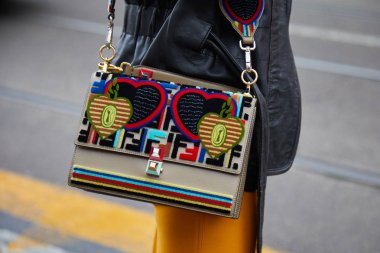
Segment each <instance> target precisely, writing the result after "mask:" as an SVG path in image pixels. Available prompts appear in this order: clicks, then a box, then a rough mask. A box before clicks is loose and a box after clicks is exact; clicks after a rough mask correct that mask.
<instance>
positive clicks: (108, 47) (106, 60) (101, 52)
mask: <svg viewBox="0 0 380 253" xmlns="http://www.w3.org/2000/svg"><path fill="white" fill-rule="evenodd" d="M104 49H111V51H112V55H111V56H110V57H109V58H107V57H104V56H103V51H104ZM115 55H116V50H115V48H114V47H113V46H112V45H111V44H105V45H103V46H101V47H100V49H99V56H100V58H101V59H102V60H103V61H105V62H110V61H112V60H113V58H115Z"/></svg>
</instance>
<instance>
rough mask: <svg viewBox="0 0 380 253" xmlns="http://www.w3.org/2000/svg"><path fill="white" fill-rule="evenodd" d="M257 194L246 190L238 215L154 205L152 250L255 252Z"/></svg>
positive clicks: (166, 252)
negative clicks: (220, 214)
mask: <svg viewBox="0 0 380 253" xmlns="http://www.w3.org/2000/svg"><path fill="white" fill-rule="evenodd" d="M256 212H257V194H256V193H255V192H244V195H243V204H242V208H241V211H240V218H239V219H229V218H224V217H219V216H215V215H210V214H204V213H199V212H193V211H188V210H184V209H179V208H173V207H168V206H162V205H155V213H156V223H157V228H156V235H155V239H154V245H153V253H178V252H181V253H214V252H217V253H224V252H226V253H227V252H228V253H254V252H255V246H256V240H255V238H256V227H257V226H256V224H257V219H256V217H257V213H256Z"/></svg>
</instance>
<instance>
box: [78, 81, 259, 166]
mask: <svg viewBox="0 0 380 253" xmlns="http://www.w3.org/2000/svg"><path fill="white" fill-rule="evenodd" d="M104 78H105V80H104ZM102 82H103V83H104V85H103V86H104V89H102V90H104V93H103V94H105V95H103V94H99V93H98V92H99V91H100V88H98V87H100V84H99V83H102ZM93 87H95V88H94V89H91V91H90V94H89V98H88V101H89V102H88V105H87V110H86V112H85V113H84V115H83V120H82V124H81V126H80V129H79V135H78V138H77V142H76V143H77V144H78V145H84V146H87V147H92V148H102V147H103V148H107V149H111V150H114V151H118V152H121V153H127V154H134V155H140V156H144V157H147V158H148V157H149V154H150V151H151V149H152V148H163V149H164V158H163V160H164V161H175V162H179V163H186V164H191V165H194V166H196V167H200V168H211V169H216V170H217V169H221V170H228V171H231V172H235V173H239V172H240V170H241V169H242V168H241V166H242V161H243V158H244V157H245V155H246V148H245V147H246V143H247V141H248V138H250V134H249V131H250V129H251V126H252V125H253V124H254V119H255V113H256V105H255V103H256V99H255V98H252V97H247V96H244V94H242V93H240V92H236V93H233V92H224V91H220V90H212V89H207V88H203V87H199V86H190V85H181V84H178V83H173V82H171V83H169V82H163V81H157V80H145V79H138V78H133V77H120V76H115V75H114V74H107V76H106V77H105V76H104V75H96V76H95V77H94V79H93ZM118 99H122V100H123V101H119V100H118ZM127 101H129V102H127ZM127 104H128V105H127ZM95 106H97V107H98V108H96V107H95ZM120 106H122V107H123V108H121V107H120ZM129 106H130V109H129V111H128V109H126V108H127V107H129ZM124 107H125V109H124ZM115 109H116V110H115ZM118 111H119V113H118ZM123 112H124V113H125V114H122V113H123ZM102 115H103V116H102ZM102 119H103V121H102ZM216 120H217V122H219V123H218V124H215V122H216ZM108 126H110V127H108ZM107 127H108V128H107Z"/></svg>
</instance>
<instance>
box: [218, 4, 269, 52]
mask: <svg viewBox="0 0 380 253" xmlns="http://www.w3.org/2000/svg"><path fill="white" fill-rule="evenodd" d="M219 6H220V9H221V10H222V12H223V14H224V16H226V18H227V19H228V20H229V21H230V22H231V24H232V27H233V28H234V29H235V30H236V31H237V32H238V33H239V35H240V36H241V37H242V40H243V42H244V44H249V45H251V44H253V35H254V33H255V31H256V29H257V27H258V25H259V20H260V17H261V15H262V14H263V10H264V0H219Z"/></svg>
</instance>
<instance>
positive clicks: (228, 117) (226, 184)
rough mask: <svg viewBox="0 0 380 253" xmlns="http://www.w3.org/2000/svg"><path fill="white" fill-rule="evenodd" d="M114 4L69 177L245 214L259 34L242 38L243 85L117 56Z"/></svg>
mask: <svg viewBox="0 0 380 253" xmlns="http://www.w3.org/2000/svg"><path fill="white" fill-rule="evenodd" d="M259 2H262V1H259ZM114 4H115V1H109V5H108V11H109V15H108V19H109V24H108V34H107V39H106V44H104V45H103V46H102V47H101V48H100V51H99V52H100V57H101V59H102V60H103V62H101V63H99V64H98V68H99V70H98V71H96V72H95V73H93V75H92V77H91V81H90V86H89V89H88V92H87V96H86V99H85V105H84V108H83V112H82V116H81V120H80V126H79V130H78V133H77V138H76V140H75V151H74V155H73V160H72V165H71V168H70V171H69V177H68V184H69V185H70V186H73V187H77V188H80V189H83V190H88V191H92V192H97V193H102V194H107V195H113V196H119V197H123V198H129V199H135V200H140V201H144V202H149V203H158V204H163V205H168V206H174V207H179V208H185V209H189V210H194V211H199V212H205V213H210V214H214V215H219V216H224V217H230V218H238V217H239V212H240V206H241V201H242V195H243V191H244V184H245V178H246V173H247V167H248V160H249V155H250V148H251V141H252V139H253V136H252V135H253V129H254V125H255V118H256V103H257V98H256V96H253V95H252V94H251V87H252V86H254V85H255V83H256V81H257V72H256V71H255V70H254V69H252V67H251V59H250V52H251V51H252V50H254V48H255V45H254V41H253V40H250V41H248V42H249V43H252V44H253V45H254V46H253V47H250V46H244V45H243V44H246V43H247V41H243V42H240V43H241V48H242V49H243V50H245V52H246V69H244V70H243V71H242V73H241V81H242V83H243V84H244V85H241V87H242V88H236V87H231V86H226V85H223V84H219V83H212V82H208V81H204V80H197V79H194V78H190V77H186V76H182V75H178V74H176V73H171V72H167V71H164V70H159V69H154V68H151V67H147V66H131V65H130V64H129V63H125V62H124V63H122V64H121V65H120V66H114V65H112V64H111V61H112V59H113V57H114V56H115V48H114V47H113V45H112V36H113V20H114V17H115V16H114ZM262 8H263V7H261V9H260V8H259V12H257V15H256V19H255V20H254V21H252V20H251V22H252V24H251V26H249V27H248V31H251V32H250V33H249V37H252V38H253V31H254V30H253V29H255V28H256V27H257V21H258V19H259V17H260V16H261V13H262ZM227 10H228V9H227ZM249 29H251V30H249ZM105 50H110V51H111V56H110V57H108V58H107V57H105V56H104V51H105ZM248 74H253V75H254V78H253V79H251V78H250V77H247V76H248Z"/></svg>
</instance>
